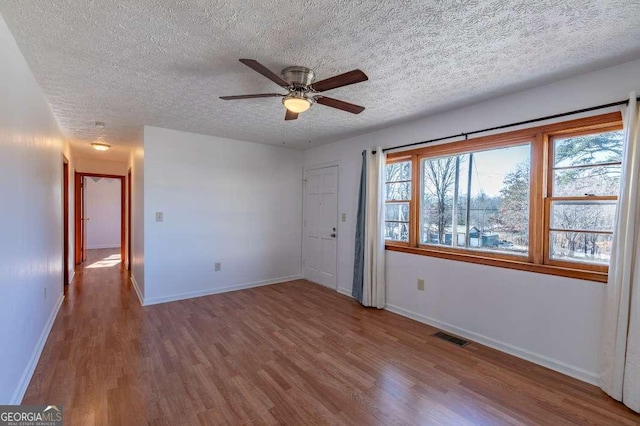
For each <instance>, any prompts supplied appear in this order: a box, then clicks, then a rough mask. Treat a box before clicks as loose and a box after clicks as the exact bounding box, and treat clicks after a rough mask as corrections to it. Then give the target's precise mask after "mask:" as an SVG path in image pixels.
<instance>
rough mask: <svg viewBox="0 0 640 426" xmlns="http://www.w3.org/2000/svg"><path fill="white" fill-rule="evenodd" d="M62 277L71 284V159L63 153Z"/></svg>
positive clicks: (64, 281) (64, 283) (65, 282)
mask: <svg viewBox="0 0 640 426" xmlns="http://www.w3.org/2000/svg"><path fill="white" fill-rule="evenodd" d="M62 234H63V236H62V256H63V257H62V271H63V272H62V273H63V274H64V276H63V278H62V283H63V285H65V286H66V285H68V284H69V269H70V268H69V160H68V159H67V157H65V156H64V154H63V155H62Z"/></svg>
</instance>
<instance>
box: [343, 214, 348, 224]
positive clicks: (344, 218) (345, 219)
mask: <svg viewBox="0 0 640 426" xmlns="http://www.w3.org/2000/svg"><path fill="white" fill-rule="evenodd" d="M342 221H343V222H346V221H347V214H346V213H342Z"/></svg>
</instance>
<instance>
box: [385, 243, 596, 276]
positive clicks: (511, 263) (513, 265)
mask: <svg viewBox="0 0 640 426" xmlns="http://www.w3.org/2000/svg"><path fill="white" fill-rule="evenodd" d="M385 249H386V250H389V251H397V252H402V253H411V254H417V255H421V256H431V257H438V258H441V259H448V260H457V261H460V262H469V263H476V264H479V265H489V266H497V267H499V268H507V269H516V270H520V271H527V272H535V273H539V274H547V275H556V276H560V277H567V278H575V279H579V280H587V281H595V282H600V283H605V284H606V282H607V273H605V272H594V271H585V270H582V269H572V268H564V267H559V266H551V265H540V264H534V263H530V262H527V261H524V260H523V261H519V260H511V259H498V258H494V257H491V256H483V255H482V254H471V253H452V252H449V251H445V250H437V249H436V250H434V249H427V248H416V247H408V246H401V245H394V244H386V245H385Z"/></svg>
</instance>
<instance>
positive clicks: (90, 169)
mask: <svg viewBox="0 0 640 426" xmlns="http://www.w3.org/2000/svg"><path fill="white" fill-rule="evenodd" d="M74 167H75V170H76V171H77V172H82V173H97V174H104V175H117V176H124V175H126V174H127V171H128V170H129V166H128V165H127V163H121V162H119V161H106V160H96V159H93V158H76V159H75V164H74Z"/></svg>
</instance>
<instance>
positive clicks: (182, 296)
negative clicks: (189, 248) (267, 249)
mask: <svg viewBox="0 0 640 426" xmlns="http://www.w3.org/2000/svg"><path fill="white" fill-rule="evenodd" d="M299 279H302V275H290V276H288V277H280V278H273V279H270V280H263V281H255V282H252V283H246V284H236V285H232V286H228V287H220V288H211V289H207V290H199V291H192V292H188V293H180V294H174V295H171V296H162V297H154V298H153V299H145V300H144V303H143V305H144V306H149V305H157V304H158V303H167V302H175V301H177V300H184V299H192V298H194V297H201V296H209V295H211V294H219V293H227V292H229V291H237V290H245V289H247V288H253V287H261V286H264V285H271V284H279V283H283V282H286V281H293V280H299Z"/></svg>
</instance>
